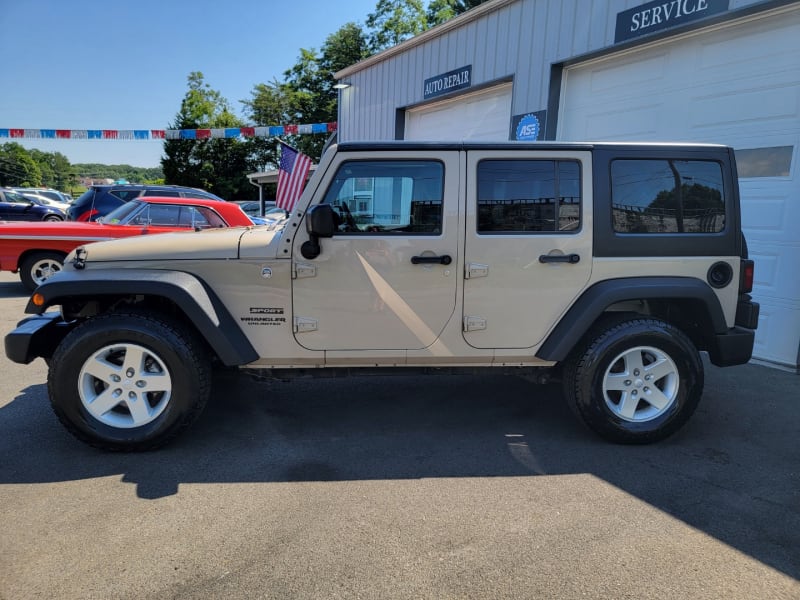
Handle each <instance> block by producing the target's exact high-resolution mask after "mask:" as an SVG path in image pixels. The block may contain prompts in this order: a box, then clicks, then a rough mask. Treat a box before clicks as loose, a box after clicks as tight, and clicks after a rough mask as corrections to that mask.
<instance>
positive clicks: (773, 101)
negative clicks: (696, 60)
mask: <svg viewBox="0 0 800 600" xmlns="http://www.w3.org/2000/svg"><path fill="white" fill-rule="evenodd" d="M799 60H800V59H799ZM778 85H779V84H778ZM690 102H691V103H690V110H689V115H690V120H689V126H690V127H692V128H700V127H702V128H710V127H717V126H719V125H728V124H731V123H742V122H747V121H758V122H761V123H764V124H765V125H768V124H769V122H770V121H781V120H787V121H790V120H791V121H793V120H795V119H797V117H798V106H800V85H795V86H791V87H788V86H787V87H783V86H780V85H779V86H778V87H777V88H776V87H775V86H774V85H773V86H771V87H769V88H761V89H758V88H756V89H752V88H750V89H741V88H740V89H736V88H734V87H733V86H730V87H729V88H728V89H725V88H723V89H718V91H717V92H715V93H714V94H713V95H710V96H706V97H704V98H697V99H693V100H692V101H690Z"/></svg>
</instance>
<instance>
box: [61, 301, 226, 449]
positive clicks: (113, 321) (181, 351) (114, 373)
mask: <svg viewBox="0 0 800 600" xmlns="http://www.w3.org/2000/svg"><path fill="white" fill-rule="evenodd" d="M47 387H48V392H49V394H50V402H51V404H52V407H53V410H54V411H55V413H56V415H57V416H58V418H59V420H61V422H62V423H63V424H64V425H65V426H66V428H67V429H68V430H69V431H70V432H71V433H72V434H73V435H75V436H76V437H77V438H78V439H80V440H81V441H83V442H86V443H88V444H90V445H92V446H96V447H99V448H103V449H106V450H120V451H139V450H150V449H154V448H157V447H159V446H162V445H163V444H165V443H167V442H169V441H170V440H172V439H173V438H174V437H175V436H177V435H178V434H179V433H180V432H181V431H183V430H184V429H185V428H186V427H188V426H189V425H190V424H191V423H192V422H193V421H194V420H195V419H196V418H197V417H198V416H199V415H200V412H201V411H202V409H203V407H204V406H205V404H206V401H207V400H208V397H209V395H210V365H209V361H208V358H207V356H206V355H205V352H204V349H203V347H202V344H201V343H200V342H199V341H198V340H197V339H196V336H195V335H194V334H193V333H192V332H190V331H189V330H187V329H186V328H185V327H183V326H182V325H180V324H178V323H174V322H172V321H170V320H168V319H166V318H160V317H153V316H149V315H143V314H139V313H117V314H109V315H102V316H99V317H96V318H93V319H90V320H89V321H87V322H85V323H83V324H82V325H80V326H78V327H77V328H75V330H74V331H72V332H71V333H70V334H69V335H67V337H65V338H64V340H63V341H62V342H61V344H59V346H58V348H57V349H56V351H55V353H54V354H53V358H52V361H51V363H50V371H49V373H48V378H47Z"/></svg>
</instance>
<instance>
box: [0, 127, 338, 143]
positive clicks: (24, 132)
mask: <svg viewBox="0 0 800 600" xmlns="http://www.w3.org/2000/svg"><path fill="white" fill-rule="evenodd" d="M336 130H337V124H336V123H312V124H307V125H271V126H269V127H226V128H224V129H12V128H0V138H24V139H31V140H55V139H58V140H208V139H218V138H226V139H236V138H242V137H244V138H250V137H276V136H279V135H308V134H314V133H332V132H334V131H336Z"/></svg>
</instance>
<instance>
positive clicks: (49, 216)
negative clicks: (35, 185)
mask: <svg viewBox="0 0 800 600" xmlns="http://www.w3.org/2000/svg"><path fill="white" fill-rule="evenodd" d="M65 218H66V215H65V213H64V211H63V210H61V209H59V208H56V207H55V206H50V205H42V204H38V203H37V202H34V201H33V200H31V199H30V198H26V197H25V196H23V195H22V194H20V193H19V192H15V191H14V190H11V189H8V188H0V220H2V221H63V220H64V219H65Z"/></svg>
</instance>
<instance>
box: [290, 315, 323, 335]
mask: <svg viewBox="0 0 800 600" xmlns="http://www.w3.org/2000/svg"><path fill="white" fill-rule="evenodd" d="M292 329H293V331H294V332H295V333H307V332H309V331H316V330H317V320H316V319H307V318H305V317H295V318H294V319H293V327H292Z"/></svg>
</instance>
